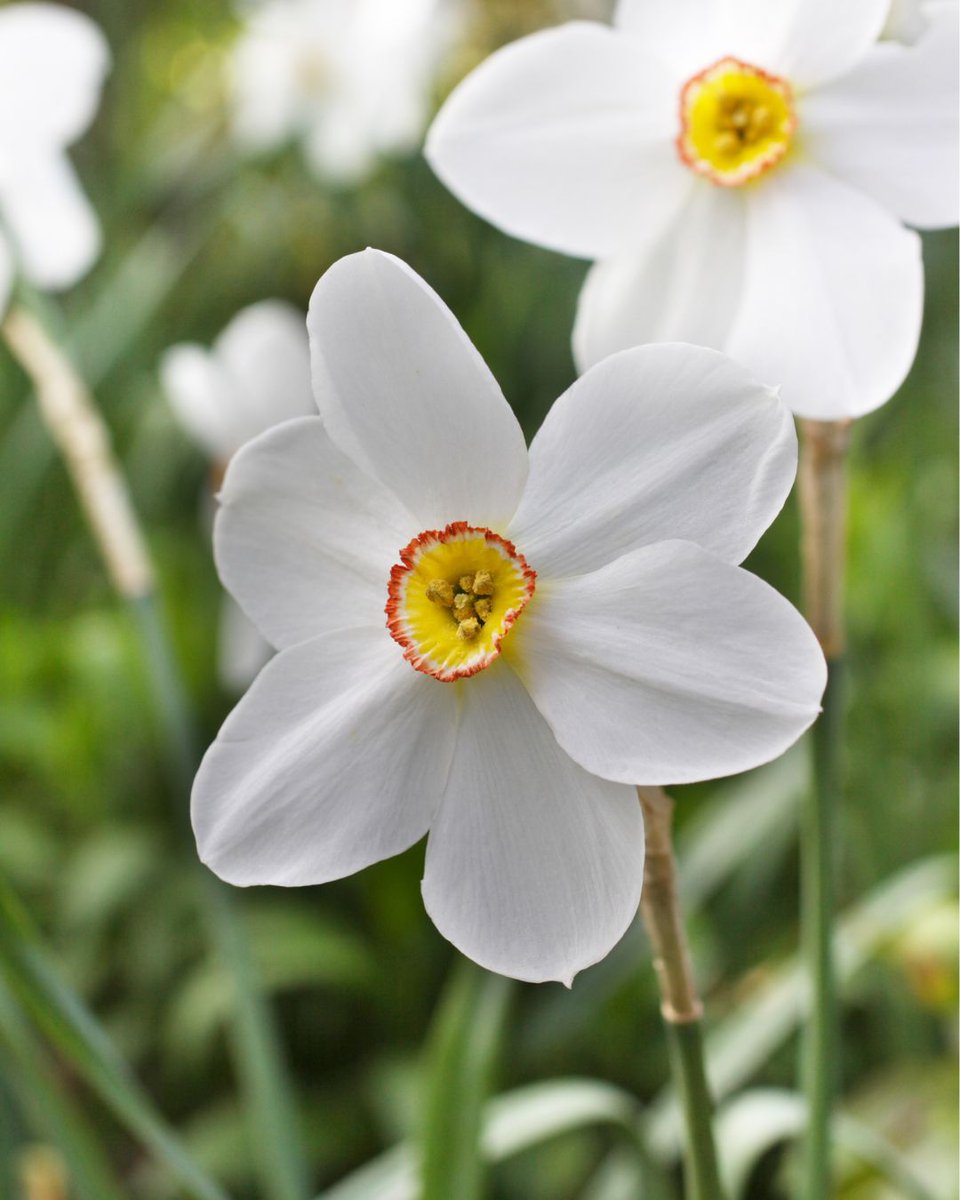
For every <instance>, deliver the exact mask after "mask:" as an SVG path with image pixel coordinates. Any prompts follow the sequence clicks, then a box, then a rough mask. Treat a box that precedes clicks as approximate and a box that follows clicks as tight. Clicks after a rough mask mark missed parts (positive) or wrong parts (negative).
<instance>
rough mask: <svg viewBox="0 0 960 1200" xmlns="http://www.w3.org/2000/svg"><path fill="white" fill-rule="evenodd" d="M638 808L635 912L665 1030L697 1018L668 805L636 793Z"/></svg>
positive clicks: (654, 795)
mask: <svg viewBox="0 0 960 1200" xmlns="http://www.w3.org/2000/svg"><path fill="white" fill-rule="evenodd" d="M637 795H638V796H639V797H640V803H641V805H642V806H643V819H644V830H645V836H646V844H647V850H646V860H645V862H644V868H643V894H642V898H641V901H640V907H641V910H642V912H643V920H644V924H645V925H646V927H647V934H648V936H649V938H650V942H651V944H652V946H653V952H654V960H653V965H654V968H655V969H656V972H657V980H658V982H659V984H660V1011H661V1013H662V1014H663V1019H664V1020H665V1021H669V1022H670V1024H671V1025H688V1024H690V1023H691V1022H693V1021H699V1020H700V1018H701V1017H702V1016H703V1005H702V1004H701V1003H700V997H699V996H698V995H697V987H696V984H695V983H694V979H693V967H692V966H691V963H690V951H689V949H688V947H687V939H686V934H685V933H684V929H683V921H682V919H681V915H680V897H679V895H678V892H677V867H676V860H675V858H674V853H673V834H672V827H673V801H672V800H671V799H670V797H669V796H668V795H667V793H666V792H665V791H664V790H663V788H659V787H638V788H637Z"/></svg>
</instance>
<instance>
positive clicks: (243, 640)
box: [217, 594, 273, 692]
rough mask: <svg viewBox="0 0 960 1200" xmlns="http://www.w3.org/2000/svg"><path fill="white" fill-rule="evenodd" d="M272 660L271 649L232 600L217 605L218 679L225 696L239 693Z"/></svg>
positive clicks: (225, 597) (226, 597)
mask: <svg viewBox="0 0 960 1200" xmlns="http://www.w3.org/2000/svg"><path fill="white" fill-rule="evenodd" d="M272 656H273V647H272V646H271V645H270V644H269V642H266V641H264V639H263V635H262V634H261V633H260V631H259V630H258V629H257V627H256V625H254V623H253V622H252V621H251V620H250V618H249V617H248V616H247V614H246V613H245V612H244V611H243V609H242V608H241V607H240V605H239V604H238V603H237V602H236V600H234V598H233V597H232V596H231V595H229V594H227V595H226V596H224V597H223V603H222V604H221V605H220V620H219V622H218V627H217V676H218V678H219V680H220V684H221V686H222V687H223V688H225V689H226V690H227V691H228V692H242V691H243V690H244V688H246V687H247V685H248V684H249V683H250V680H251V679H254V678H256V676H257V675H258V674H259V673H260V671H261V670H262V669H263V668H264V667H265V666H266V665H267V663H268V662H269V661H270V659H271V657H272Z"/></svg>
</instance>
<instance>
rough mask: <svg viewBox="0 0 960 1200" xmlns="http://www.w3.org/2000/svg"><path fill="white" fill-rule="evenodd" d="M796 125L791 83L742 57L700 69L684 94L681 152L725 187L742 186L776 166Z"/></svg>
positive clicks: (697, 167) (727, 59)
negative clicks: (743, 59)
mask: <svg viewBox="0 0 960 1200" xmlns="http://www.w3.org/2000/svg"><path fill="white" fill-rule="evenodd" d="M796 128H797V117H796V113H795V112H794V107H793V93H792V91H791V88H790V84H789V83H787V81H786V80H785V79H780V78H778V77H777V76H776V75H771V74H769V73H768V72H767V71H763V70H761V69H760V68H759V67H753V66H751V65H750V64H749V63H745V62H741V61H740V59H738V58H722V59H720V61H719V62H716V63H714V64H713V65H712V66H710V67H707V69H706V70H704V71H700V72H699V73H698V74H697V75H694V76H693V78H692V79H690V80H688V82H687V83H686V84H685V85H684V88H683V91H682V92H681V93H680V135H679V137H678V138H677V149H678V150H679V152H680V157H681V158H682V159H683V161H684V162H685V163H686V164H687V166H689V167H691V168H692V169H693V170H694V171H696V172H697V173H698V174H699V175H705V176H706V177H707V178H708V179H711V180H712V181H713V182H714V183H716V184H719V185H720V186H721V187H739V186H740V184H743V183H748V182H749V181H750V180H752V179H756V178H758V176H760V175H762V174H763V173H764V172H765V171H768V170H769V169H770V168H771V167H773V166H775V165H776V164H777V163H778V162H780V161H781V159H782V158H783V157H784V155H785V154H786V153H787V151H788V150H789V149H790V145H791V142H792V140H793V135H794V133H795V131H796Z"/></svg>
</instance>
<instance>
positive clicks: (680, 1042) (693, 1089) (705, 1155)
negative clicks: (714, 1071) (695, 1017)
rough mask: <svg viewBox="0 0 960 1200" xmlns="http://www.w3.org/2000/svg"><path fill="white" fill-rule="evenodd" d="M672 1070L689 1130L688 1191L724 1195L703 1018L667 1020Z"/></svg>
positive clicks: (692, 1196) (695, 1195)
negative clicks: (681, 1021) (707, 1066)
mask: <svg viewBox="0 0 960 1200" xmlns="http://www.w3.org/2000/svg"><path fill="white" fill-rule="evenodd" d="M664 1026H665V1028H666V1030H667V1042H668V1045H669V1049H670V1069H671V1071H672V1073H673V1079H674V1087H675V1088H676V1090H677V1095H678V1096H679V1098H680V1107H681V1109H682V1110H683V1117H684V1124H685V1125H686V1131H687V1144H686V1153H685V1192H686V1195H687V1197H688V1198H689V1200H716V1197H718V1196H720V1195H721V1194H722V1191H721V1187H720V1173H719V1170H718V1168H717V1151H716V1147H715V1146H714V1141H713V1100H712V1098H711V1096H710V1089H709V1087H708V1085H707V1077H706V1075H705V1074H704V1066H703V1062H704V1057H703V1026H702V1022H701V1021H688V1022H687V1023H686V1024H684V1025H678V1024H677V1023H676V1022H675V1021H664Z"/></svg>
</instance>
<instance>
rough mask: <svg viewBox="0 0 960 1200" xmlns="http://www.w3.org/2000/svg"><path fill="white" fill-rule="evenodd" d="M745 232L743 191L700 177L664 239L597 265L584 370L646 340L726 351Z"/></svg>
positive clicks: (585, 322) (584, 307)
mask: <svg viewBox="0 0 960 1200" xmlns="http://www.w3.org/2000/svg"><path fill="white" fill-rule="evenodd" d="M691 174H692V173H691ZM745 231H746V203H745V199H744V196H743V195H742V193H741V191H740V189H735V188H718V187H716V186H715V185H713V184H712V183H709V182H708V181H707V180H705V179H700V178H695V179H694V181H693V189H692V191H691V192H690V194H689V196H688V197H687V200H686V203H685V204H683V205H681V206H680V207H679V208H678V209H677V210H676V212H675V214H674V216H673V220H672V221H671V222H670V224H669V225H668V226H667V227H666V228H665V229H664V230H663V231H662V233H661V236H660V237H659V238H656V239H654V240H652V241H651V242H650V244H649V245H648V246H646V247H644V248H643V249H641V250H639V251H633V252H631V253H628V254H619V255H617V256H615V257H614V258H611V259H608V260H607V261H605V262H599V263H597V264H596V265H595V266H594V267H592V268H591V270H590V272H589V274H588V275H587V280H586V283H585V284H584V286H583V290H582V292H581V293H580V301H579V304H578V306H577V320H576V324H575V326H574V331H573V349H574V355H575V357H576V360H577V365H578V367H579V369H580V371H581V372H583V371H585V370H586V369H587V368H588V367H591V366H593V364H594V363H597V362H600V360H601V359H603V358H606V357H607V355H608V354H613V353H614V352H615V351H617V350H626V349H627V347H628V346H639V345H640V344H641V343H643V342H694V343H696V344H697V345H701V346H713V347H715V348H716V349H721V348H722V347H723V343H724V339H725V338H726V336H727V334H728V333H729V331H730V327H731V325H732V324H733V320H734V317H735V316H736V311H737V305H738V303H739V301H740V288H741V281H742V277H743V253H744V241H745Z"/></svg>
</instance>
